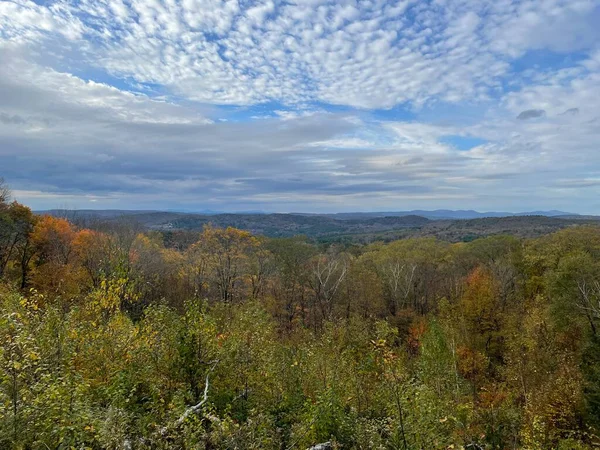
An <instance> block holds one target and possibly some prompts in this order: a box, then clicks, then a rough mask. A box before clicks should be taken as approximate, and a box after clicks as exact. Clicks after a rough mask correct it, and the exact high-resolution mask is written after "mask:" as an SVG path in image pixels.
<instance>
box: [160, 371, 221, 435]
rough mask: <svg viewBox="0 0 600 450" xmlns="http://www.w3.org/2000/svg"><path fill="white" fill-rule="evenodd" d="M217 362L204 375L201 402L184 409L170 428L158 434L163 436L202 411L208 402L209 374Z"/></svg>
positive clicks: (166, 427) (165, 428) (164, 428)
mask: <svg viewBox="0 0 600 450" xmlns="http://www.w3.org/2000/svg"><path fill="white" fill-rule="evenodd" d="M218 362H219V361H218V360H217V361H213V365H212V367H211V368H210V369H209V371H208V373H207V374H206V381H205V382H204V395H203V396H202V400H200V402H198V403H197V404H195V405H193V406H190V407H189V408H188V409H186V410H185V411H184V412H183V414H182V415H181V416H179V418H178V419H177V420H176V421H175V422H174V423H173V425H172V426H171V427H168V426H165V427H163V428H162V429H161V430H160V434H162V435H163V436H164V435H165V434H166V433H167V431H168V429H169V428H179V427H180V426H181V425H183V422H185V419H187V418H188V417H189V416H190V415H191V414H195V413H197V412H198V411H200V409H202V406H204V404H205V403H206V402H207V401H208V388H209V386H210V384H209V381H210V374H211V372H212V371H213V370H214V369H215V367H216V366H217V364H218Z"/></svg>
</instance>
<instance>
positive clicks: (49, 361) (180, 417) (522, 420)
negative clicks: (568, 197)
mask: <svg viewBox="0 0 600 450" xmlns="http://www.w3.org/2000/svg"><path fill="white" fill-rule="evenodd" d="M9 208H11V207H10V206H8V205H7V204H3V208H2V214H4V216H3V217H4V219H6V217H7V216H6V214H7V212H6V211H8V210H9ZM13 208H17V207H16V206H14V207H13ZM21 212H22V213H23V214H22V216H23V217H24V218H25V219H27V217H29V216H28V213H27V211H26V210H21ZM4 219H3V220H4ZM25 219H24V221H25V222H27V220H29V219H27V220H25ZM25 222H24V223H25ZM6 223H8V222H6ZM27 223H29V225H28V227H29V228H27V229H26V230H25V231H24V232H23V236H21V237H19V238H18V239H17V241H18V244H15V245H16V247H18V249H19V251H13V250H11V251H10V254H9V253H7V252H6V248H7V247H6V246H5V247H3V248H4V250H3V251H4V253H2V255H4V256H3V257H5V258H8V259H7V260H6V261H7V263H6V268H7V270H5V271H4V274H3V281H2V283H0V448H7V449H11V448H14V449H47V448H57V449H71V448H77V449H79V448H90V449H122V448H136V449H137V448H140V449H187V448H189V449H191V448H193V449H215V448H231V449H289V450H291V449H303V448H308V447H310V446H312V445H315V444H317V443H319V442H326V441H329V442H331V443H332V445H333V446H334V448H343V449H391V448H393V449H402V450H408V449H450V448H454V449H458V448H464V449H466V448H484V449H508V448H523V449H546V448H558V449H587V448H591V446H592V445H594V443H596V442H598V437H597V434H598V426H599V425H600V393H599V389H598V386H599V385H600V360H599V358H598V354H599V352H600V344H599V342H600V341H599V338H598V333H599V330H600V328H598V327H599V326H600V322H599V321H600V232H599V231H598V229H596V228H588V227H577V228H573V229H568V230H563V231H561V232H559V233H556V234H553V235H549V236H547V237H543V238H540V239H536V240H528V241H521V240H519V239H517V238H514V237H510V236H497V237H491V238H485V239H476V240H473V241H472V242H468V243H460V244H449V243H447V242H441V241H438V240H436V239H432V238H419V239H407V240H403V241H397V242H392V243H391V244H384V243H376V244H371V245H368V246H354V247H351V248H343V247H340V246H337V245H336V246H322V247H319V246H315V245H313V244H311V243H310V242H309V241H307V240H306V239H304V238H299V237H297V238H286V239H275V240H267V239H263V238H258V237H255V236H253V235H251V234H250V233H248V232H244V231H240V230H235V229H231V228H230V229H225V230H222V229H215V228H211V227H208V228H206V229H205V231H204V232H203V233H202V234H200V235H199V236H196V238H195V239H194V241H193V242H192V241H190V243H189V244H190V245H189V247H188V248H184V247H182V248H179V249H173V248H171V249H167V248H165V246H164V245H163V241H164V240H163V239H162V238H161V236H160V234H158V233H148V234H144V233H139V232H138V231H137V230H131V229H125V230H117V231H110V230H109V231H98V230H96V231H91V230H82V229H77V228H75V227H74V226H73V225H72V224H70V223H69V222H67V221H66V220H62V219H52V218H45V219H40V220H39V221H36V220H32V221H31V222H27ZM12 237H13V238H14V237H15V236H14V234H13V235H12ZM170 238H172V236H171V237H170ZM2 242H4V243H6V242H9V241H2ZM2 245H4V244H2ZM29 245H31V247H28V246H29ZM7 255H8V256H7ZM23 258H25V259H23ZM17 269H19V270H17ZM23 280H25V281H26V283H25V284H23V283H22V281H23Z"/></svg>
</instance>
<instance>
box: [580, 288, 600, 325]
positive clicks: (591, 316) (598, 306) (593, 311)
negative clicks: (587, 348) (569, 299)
mask: <svg viewBox="0 0 600 450" xmlns="http://www.w3.org/2000/svg"><path fill="white" fill-rule="evenodd" d="M577 288H578V289H579V298H578V301H577V306H578V308H579V309H580V310H582V311H583V313H584V314H585V316H586V317H587V319H588V322H589V323H590V327H591V329H592V333H593V334H594V335H596V332H597V330H596V323H595V322H596V320H598V319H600V282H599V281H598V280H592V281H591V282H589V281H586V280H585V279H580V280H578V281H577Z"/></svg>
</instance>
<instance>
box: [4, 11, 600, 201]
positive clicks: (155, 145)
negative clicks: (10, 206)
mask: <svg viewBox="0 0 600 450" xmlns="http://www.w3.org/2000/svg"><path fill="white" fill-rule="evenodd" d="M599 20H600V6H599V3H598V2H597V1H593V0H571V1H564V0H538V1H535V2H530V1H527V2H526V1H523V2H521V1H492V0H489V1H487V0H486V1H481V0H458V1H451V2H450V1H410V0H402V1H384V0H371V1H325V0H304V1H302V2H295V3H292V2H275V1H237V0H235V1H230V0H181V1H172V0H131V1H126V0H80V1H75V0H72V1H67V0H48V1H37V2H33V1H25V0H17V1H1V0H0V61H1V62H2V64H0V158H1V161H2V163H1V165H0V175H2V176H4V177H5V178H7V180H8V181H9V182H10V183H11V185H12V186H13V188H14V189H15V192H16V195H17V197H18V198H19V199H20V200H22V201H25V202H28V203H30V204H31V205H32V206H34V207H37V208H42V207H55V206H64V205H66V206H73V207H90V206H94V207H106V208H107V207H129V208H165V207H169V208H181V209H202V208H205V207H208V208H212V209H222V210H236V209H259V208H262V209H267V210H277V211H288V210H305V211H319V210H322V211H327V210H357V209H360V210H365V209H371V210H372V209H406V208H412V207H415V208H437V207H458V206H460V207H464V206H469V207H473V208H485V209H492V208H498V209H513V210H519V209H529V208H535V209H539V208H545V207H548V208H561V209H569V210H580V211H582V212H600V204H598V202H597V200H596V198H597V194H598V184H597V183H595V182H589V180H596V179H598V177H599V176H600V175H599V174H598V172H600V161H599V160H598V147H597V145H598V144H597V143H598V142H600V139H599V138H600V100H599V99H598V96H597V94H596V93H597V92H598V90H599V88H600V31H599V29H598V27H597V26H596V24H597V23H598V21H599ZM565 112H568V113H566V114H565ZM461 140H462V141H461ZM457 142H458V143H461V145H456V146H455V145H453V144H456V143H457ZM469 142H476V143H477V144H476V145H475V144H473V145H474V146H472V147H470V146H469V145H468V143H469ZM561 180H563V181H561ZM573 180H587V182H582V183H577V182H576V181H573ZM574 187H577V189H574ZM524 199H526V200H527V202H528V203H526V204H525V203H523V201H524ZM90 202H93V203H90Z"/></svg>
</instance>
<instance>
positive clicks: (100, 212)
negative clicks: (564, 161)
mask: <svg viewBox="0 0 600 450" xmlns="http://www.w3.org/2000/svg"><path fill="white" fill-rule="evenodd" d="M36 213H37V214H50V215H73V216H79V217H97V218H107V219H108V218H114V217H122V216H136V215H147V214H154V213H163V214H175V215H202V216H216V215H272V214H277V215H281V214H282V213H266V212H263V211H236V212H233V213H227V212H223V211H213V210H202V211H193V212H192V211H175V210H167V211H165V210H127V209H78V210H63V209H50V210H46V211H36ZM287 214H289V215H296V216H320V217H331V218H334V219H339V220H351V219H352V220H354V219H368V218H376V217H404V216H420V217H425V218H426V219H429V220H461V219H481V218H484V217H515V216H546V217H565V218H566V217H568V218H576V217H582V218H583V217H585V218H594V217H596V216H580V215H579V214H575V213H569V212H565V211H557V210H550V211H528V212H521V213H512V212H503V211H488V212H479V211H474V210H472V209H467V210H463V209H459V210H454V209H436V210H431V211H430V210H423V209H414V210H411V211H375V212H344V213H287Z"/></svg>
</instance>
